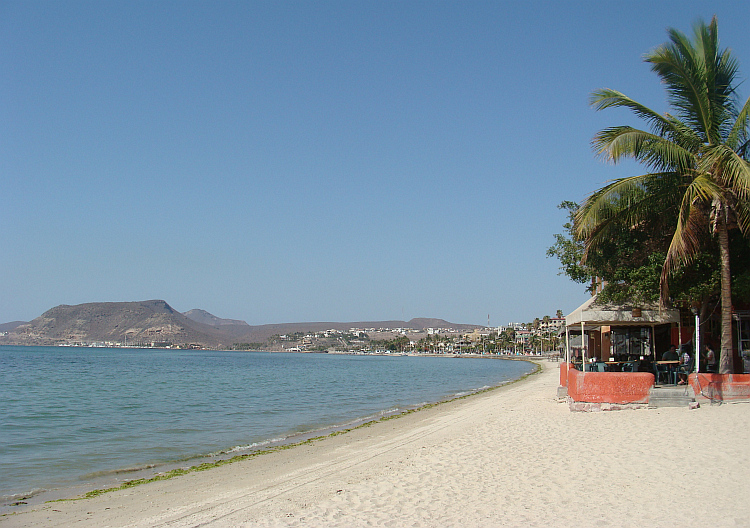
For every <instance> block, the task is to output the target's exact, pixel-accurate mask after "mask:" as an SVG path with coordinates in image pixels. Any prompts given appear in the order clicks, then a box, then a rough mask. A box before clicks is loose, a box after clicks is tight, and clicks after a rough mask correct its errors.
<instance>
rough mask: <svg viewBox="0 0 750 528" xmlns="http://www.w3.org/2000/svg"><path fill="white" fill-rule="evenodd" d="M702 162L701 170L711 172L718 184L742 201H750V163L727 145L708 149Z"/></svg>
mask: <svg viewBox="0 0 750 528" xmlns="http://www.w3.org/2000/svg"><path fill="white" fill-rule="evenodd" d="M704 152H705V153H704V155H703V156H702V157H701V160H700V169H701V170H702V171H704V172H711V173H713V175H714V178H715V179H716V183H717V184H719V185H721V186H722V187H725V188H726V189H727V190H729V191H731V192H732V193H733V194H735V195H736V196H737V197H738V198H739V199H740V200H750V163H748V162H747V161H746V160H745V159H743V158H742V157H741V156H740V155H739V154H738V153H737V152H735V151H734V150H732V149H731V148H729V147H728V146H726V145H714V146H711V147H707V148H706V149H705V151H704Z"/></svg>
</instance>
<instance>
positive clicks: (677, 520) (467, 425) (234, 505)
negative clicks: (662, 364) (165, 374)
mask: <svg viewBox="0 0 750 528" xmlns="http://www.w3.org/2000/svg"><path fill="white" fill-rule="evenodd" d="M558 376H559V371H558V365H557V364H554V363H552V364H547V365H545V370H544V372H543V373H541V374H538V375H535V376H532V377H531V378H530V379H528V380H526V381H523V382H520V383H517V384H514V385H511V386H509V387H506V388H503V389H499V390H495V391H492V392H490V393H486V394H483V395H479V396H474V397H471V398H468V399H465V400H460V401H457V402H452V403H449V404H445V405H440V406H437V407H435V408H431V409H427V410H424V411H420V412H418V413H414V414H411V415H408V416H405V417H402V418H399V419H396V420H390V421H387V422H382V423H378V424H376V425H373V426H371V427H368V428H363V429H359V430H356V431H352V432H350V433H347V434H345V435H340V436H336V437H333V438H328V439H325V440H323V441H320V442H316V443H314V444H313V445H309V446H300V447H296V448H293V449H289V450H286V451H281V452H278V453H273V454H270V455H264V456H261V457H259V458H257V459H254V460H250V461H246V462H241V463H236V464H231V465H228V466H223V467H220V468H217V469H213V470H210V471H206V472H201V473H192V474H189V475H186V476H183V477H180V478H176V479H172V480H169V481H163V482H156V483H152V484H147V485H143V486H139V487H136V488H133V489H130V490H123V491H117V492H113V493H107V494H105V495H102V496H100V497H98V498H96V499H89V500H82V501H72V502H60V503H50V504H45V505H43V506H41V507H37V508H36V509H35V511H32V512H28V513H22V514H16V515H11V516H7V517H4V518H2V519H0V527H2V528H6V527H11V526H76V527H97V528H100V527H104V526H165V527H166V526H169V527H188V526H208V527H230V526H231V527H234V526H341V527H351V526H398V527H401V526H433V527H446V526H457V527H458V526H460V527H474V526H524V527H525V526H544V527H567V526H570V527H589V526H597V527H598V526H627V527H631V526H633V527H635V526H638V527H661V526H663V527H670V528H672V527H676V526H680V527H692V526H750V403H734V404H725V405H721V406H709V405H707V404H704V405H703V406H702V407H701V408H700V409H697V410H689V409H687V408H667V409H659V410H646V409H642V410H628V411H612V412H598V413H571V412H570V411H569V410H568V406H567V405H566V404H565V403H560V402H558V401H556V399H555V395H556V388H557V384H558V379H559V377H558Z"/></svg>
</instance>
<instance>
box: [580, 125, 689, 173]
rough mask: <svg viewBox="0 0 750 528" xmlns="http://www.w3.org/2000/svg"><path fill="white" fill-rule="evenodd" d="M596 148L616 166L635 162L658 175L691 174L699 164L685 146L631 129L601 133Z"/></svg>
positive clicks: (593, 144) (593, 142)
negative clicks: (623, 161)
mask: <svg viewBox="0 0 750 528" xmlns="http://www.w3.org/2000/svg"><path fill="white" fill-rule="evenodd" d="M592 147H593V149H594V151H595V152H596V153H597V154H598V155H599V156H602V157H604V158H605V159H608V160H609V161H612V162H613V163H617V162H618V161H620V160H621V159H622V158H632V159H635V160H637V161H640V162H642V163H644V164H645V165H647V166H648V167H650V168H651V169H653V170H655V171H665V170H669V169H675V168H677V169H682V170H688V169H690V168H692V167H694V166H695V164H696V160H695V157H694V156H693V154H692V153H691V152H690V151H689V150H687V149H686V148H684V147H683V146H682V145H680V144H678V143H675V142H674V141H671V140H670V139H667V138H664V137H661V136H658V135H655V134H651V133H649V132H644V131H642V130H638V129H636V128H632V127H628V126H619V127H612V128H607V129H604V130H602V131H600V132H598V133H597V134H596V135H595V136H594V138H593V140H592Z"/></svg>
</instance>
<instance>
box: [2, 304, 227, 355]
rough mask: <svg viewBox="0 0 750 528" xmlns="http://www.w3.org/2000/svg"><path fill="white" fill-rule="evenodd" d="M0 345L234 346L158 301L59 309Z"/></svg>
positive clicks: (212, 329)
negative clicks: (153, 344)
mask: <svg viewBox="0 0 750 528" xmlns="http://www.w3.org/2000/svg"><path fill="white" fill-rule="evenodd" d="M1 339H2V340H0V342H8V343H13V344H23V345H59V344H72V343H93V342H108V343H121V344H143V345H148V344H151V343H174V344H190V343H192V344H200V345H204V346H210V347H218V346H222V345H223V346H229V345H231V344H232V342H233V341H231V338H230V336H229V335H225V334H224V333H222V332H221V331H220V330H219V329H218V328H216V327H214V326H210V325H206V324H202V323H199V322H197V321H193V320H192V319H190V318H188V317H186V316H185V315H183V314H181V313H180V312H178V311H177V310H175V309H174V308H172V307H171V306H170V305H169V304H167V303H166V302H165V301H161V300H152V301H138V302H100V303H86V304H78V305H75V306H68V305H61V306H57V307H55V308H52V309H51V310H47V311H46V312H44V313H43V314H42V315H41V316H39V317H37V318H36V319H34V320H33V321H31V322H29V323H28V324H24V325H21V326H19V327H17V328H15V329H14V330H12V331H11V332H9V333H8V335H7V336H5V337H4V338H1Z"/></svg>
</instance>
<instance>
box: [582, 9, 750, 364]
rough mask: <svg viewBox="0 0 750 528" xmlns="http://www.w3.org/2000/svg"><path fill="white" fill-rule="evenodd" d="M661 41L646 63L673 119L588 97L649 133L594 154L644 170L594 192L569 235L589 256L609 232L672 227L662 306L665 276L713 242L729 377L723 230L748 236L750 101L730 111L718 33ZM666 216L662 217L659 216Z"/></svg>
mask: <svg viewBox="0 0 750 528" xmlns="http://www.w3.org/2000/svg"><path fill="white" fill-rule="evenodd" d="M668 34H669V42H667V43H665V44H663V45H661V46H659V47H658V48H657V49H656V50H654V51H653V52H651V53H649V54H648V55H646V57H645V61H646V62H648V63H650V64H651V69H652V71H654V72H655V73H656V74H657V75H658V76H659V77H660V79H661V81H662V83H663V84H665V86H666V89H667V94H668V101H669V104H670V106H671V108H672V113H667V114H664V115H661V114H659V113H657V112H655V111H654V110H651V109H650V108H648V107H646V106H644V105H642V104H640V103H638V102H636V101H635V100H633V99H631V98H630V97H628V96H626V95H624V94H623V93H621V92H618V91H616V90H611V89H602V90H598V91H596V92H594V93H593V94H592V105H593V106H594V108H596V109H597V110H603V109H605V108H613V107H622V108H627V109H629V110H631V111H632V112H633V113H634V114H635V115H636V116H638V117H639V118H641V119H643V120H645V121H646V122H647V124H648V125H649V126H650V131H643V130H638V129H636V128H633V127H630V126H616V127H611V128H607V129H605V130H602V131H601V132H599V133H598V134H597V135H596V136H595V137H594V141H593V145H594V148H595V150H596V151H597V152H598V153H599V154H600V155H601V156H603V157H604V158H606V159H608V160H610V161H612V162H613V163H617V162H619V161H621V160H623V159H634V160H636V161H638V162H640V163H642V164H643V165H645V166H646V167H647V169H648V172H647V173H646V174H643V175H639V176H631V177H626V178H621V179H617V180H615V181H613V182H612V183H610V184H609V185H606V186H605V187H603V188H602V189H599V190H598V191H596V192H594V193H593V194H592V195H591V196H590V197H589V198H588V199H587V200H586V202H585V203H584V204H583V206H582V207H581V208H580V209H579V210H578V212H577V214H576V217H575V222H574V227H575V231H576V234H577V236H578V238H579V239H581V240H583V241H585V252H584V262H586V261H587V258H588V255H589V253H590V251H591V250H592V249H593V248H596V247H597V246H598V245H600V244H608V243H611V241H612V234H613V230H614V231H617V230H620V229H621V228H622V226H623V225H625V226H636V225H639V224H641V223H644V222H645V223H656V224H658V223H659V222H660V219H663V220H665V221H669V220H671V221H672V222H673V229H672V237H671V241H670V243H669V246H668V249H667V251H666V255H665V259H664V262H663V265H662V269H661V274H660V286H661V288H660V298H661V300H662V302H667V301H668V298H669V279H670V277H671V275H672V274H673V273H674V272H675V271H676V270H678V269H679V268H681V267H682V266H684V265H686V264H689V263H691V262H693V261H694V260H695V258H696V257H697V256H698V255H699V254H700V253H701V251H702V250H703V249H704V248H705V239H706V237H708V236H713V237H714V238H715V239H716V242H717V244H718V248H719V263H720V270H721V273H720V282H721V328H722V330H721V355H720V358H721V359H720V372H722V373H731V372H732V371H733V364H732V361H733V359H732V331H731V324H732V319H731V317H732V313H731V310H732V299H731V292H732V290H731V268H730V252H729V249H730V236H729V232H730V230H731V229H734V228H739V229H740V231H741V232H742V234H743V235H747V234H748V232H750V206H749V204H748V198H750V164H748V159H747V157H748V150H749V148H748V140H749V139H750V130H749V128H748V117H749V115H750V99H748V100H747V101H746V102H745V103H744V104H740V103H739V99H738V97H737V93H736V87H735V78H736V75H737V69H738V65H737V61H736V60H735V59H734V57H733V56H732V55H731V53H730V51H729V50H721V49H719V38H718V27H717V22H716V18H715V17H714V18H713V19H712V21H711V23H710V24H708V25H706V24H705V23H703V22H699V23H698V24H696V26H695V28H694V39H693V41H691V40H690V39H689V38H688V37H686V36H685V35H684V34H683V33H681V32H679V31H677V30H675V29H670V30H669V31H668ZM670 212H671V213H672V214H664V213H670Z"/></svg>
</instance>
